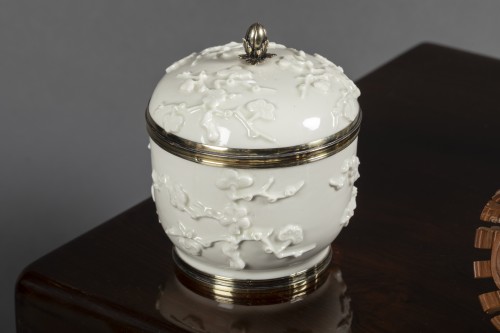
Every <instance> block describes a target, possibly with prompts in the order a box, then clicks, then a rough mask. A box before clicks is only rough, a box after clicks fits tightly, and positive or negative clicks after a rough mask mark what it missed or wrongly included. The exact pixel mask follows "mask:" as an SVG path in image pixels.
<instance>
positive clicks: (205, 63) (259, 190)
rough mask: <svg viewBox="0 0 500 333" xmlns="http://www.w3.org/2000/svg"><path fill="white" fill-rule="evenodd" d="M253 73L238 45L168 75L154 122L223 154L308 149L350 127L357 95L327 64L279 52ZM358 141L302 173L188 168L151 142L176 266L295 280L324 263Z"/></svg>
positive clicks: (345, 217) (348, 210) (347, 207)
mask: <svg viewBox="0 0 500 333" xmlns="http://www.w3.org/2000/svg"><path fill="white" fill-rule="evenodd" d="M268 52H270V53H274V54H275V56H274V57H272V58H268V59H266V60H265V61H263V62H262V63H259V64H257V65H251V64H248V63H246V62H245V61H243V60H242V59H240V57H239V55H240V54H243V53H245V52H244V50H243V47H242V46H241V44H240V43H234V42H232V43H229V44H226V45H222V46H215V47H211V48H208V49H205V50H203V51H201V52H199V53H193V54H191V55H189V56H187V57H185V58H184V59H181V60H179V61H178V62H176V63H174V64H173V65H171V66H170V67H168V68H167V70H166V74H165V76H164V77H163V78H162V79H161V80H160V82H159V83H158V85H157V87H156V89H155V91H154V93H153V95H152V97H151V101H150V105H149V114H150V116H151V118H152V119H153V121H154V122H155V123H156V124H157V125H158V126H160V127H161V128H162V129H163V130H164V131H165V132H167V133H168V134H169V135H175V136H177V137H180V138H183V139H187V140H191V141H194V142H197V143H201V144H205V145H209V146H211V147H212V148H213V149H217V150H218V151H220V152H224V151H227V150H226V149H233V148H234V149H275V148H280V147H290V146H295V145H302V144H311V143H313V142H316V141H318V140H322V139H324V138H326V137H331V136H332V135H334V134H335V133H338V132H339V131H341V130H343V129H345V128H347V127H348V126H350V125H351V124H352V123H353V121H354V120H355V119H356V117H357V116H358V114H359V105H358V102H357V97H358V96H359V94H360V92H359V89H358V88H357V87H356V86H355V85H354V83H353V82H352V81H351V80H350V79H349V78H348V77H347V76H346V75H345V74H344V72H343V70H342V68H341V67H338V66H336V65H335V64H333V63H332V62H330V61H329V60H327V59H326V58H324V57H322V56H320V55H318V54H314V55H310V54H307V53H305V52H303V51H299V50H296V49H292V48H286V47H285V46H283V45H279V44H275V43H270V44H269V50H268ZM356 145H357V140H355V141H353V142H352V143H351V144H350V145H349V146H347V147H346V148H344V149H343V150H341V151H340V152H338V153H336V154H335V155H332V156H330V157H328V158H324V159H322V160H318V161H315V162H311V163H306V164H301V165H298V166H293V167H278V168H269V169H234V168H231V167H228V168H222V167H212V166H207V165H202V164H198V163H195V162H190V161H188V160H184V159H182V158H180V157H177V156H174V155H172V154H170V153H168V152H167V151H165V150H163V149H162V148H160V147H159V146H158V145H157V144H156V143H155V142H154V141H151V154H152V165H153V187H152V194H153V198H154V199H155V201H156V206H157V211H158V215H159V218H160V221H161V223H162V225H163V228H164V229H165V231H166V233H167V234H168V236H169V237H170V239H171V240H172V242H173V243H174V244H175V247H176V249H177V252H178V254H179V256H180V257H181V258H182V259H183V260H184V261H186V262H187V263H188V264H190V265H191V266H193V267H195V268H197V269H199V270H201V271H203V272H206V273H210V274H213V275H223V276H226V277H231V278H237V279H270V278H276V277H282V276H289V275H292V274H294V273H296V272H299V271H302V270H304V269H307V268H309V267H311V266H314V265H315V264H316V263H318V262H320V261H321V260H322V259H323V258H324V257H325V256H326V255H327V254H328V249H329V245H330V243H331V242H332V241H333V240H334V239H335V237H336V236H337V235H338V233H339V232H340V230H341V229H342V227H343V226H345V225H347V223H348V221H349V218H350V217H351V216H352V214H353V210H354V208H355V206H356V203H355V196H356V193H357V190H356V188H355V187H354V186H353V183H354V181H355V180H356V178H357V177H358V176H359V174H358V170H357V168H358V164H359V160H358V159H357V157H356Z"/></svg>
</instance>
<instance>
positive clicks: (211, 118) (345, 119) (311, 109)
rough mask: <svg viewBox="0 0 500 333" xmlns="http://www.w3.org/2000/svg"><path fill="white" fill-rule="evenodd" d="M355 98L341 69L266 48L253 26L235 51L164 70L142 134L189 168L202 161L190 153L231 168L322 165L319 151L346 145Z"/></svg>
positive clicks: (354, 123) (221, 49) (195, 56)
mask: <svg viewBox="0 0 500 333" xmlns="http://www.w3.org/2000/svg"><path fill="white" fill-rule="evenodd" d="M359 95H360V92H359V89H358V88H357V87H356V86H355V85H354V83H353V82H352V81H351V80H350V79H349V78H348V77H347V76H346V75H345V74H344V72H343V70H342V68H341V67H338V66H336V65H335V64H333V63H332V62H330V61H329V60H328V59H326V58H324V57H322V56H320V55H319V54H314V55H310V54H307V53H305V52H304V51H299V50H296V49H293V48H287V47H285V46H283V45H280V44H276V43H271V42H268V40H267V36H266V32H265V29H264V28H263V27H262V25H260V24H258V23H256V24H253V25H252V26H250V28H249V29H248V31H247V34H246V36H245V38H244V39H243V44H242V43H236V42H231V43H228V44H226V45H222V46H215V47H210V48H208V49H205V50H203V51H201V52H199V53H192V54H190V55H188V56H187V57H185V58H183V59H181V60H179V61H177V62H176V63H174V64H172V65H171V66H170V67H168V68H167V69H166V74H165V76H164V77H163V78H162V79H161V80H160V82H159V83H158V85H157V87H156V89H155V91H154V93H153V96H152V98H151V101H150V104H149V110H148V112H147V118H148V126H149V128H148V130H149V133H150V135H151V137H152V138H153V140H154V141H155V142H157V143H160V145H161V146H162V147H163V148H164V149H166V150H168V151H170V152H172V153H174V154H176V155H178V156H181V157H184V158H187V159H191V160H193V161H195V162H200V161H205V159H204V158H201V159H200V158H199V156H197V154H198V153H201V154H202V155H206V153H208V154H209V155H214V154H215V155H220V156H223V155H224V154H226V153H227V154H230V155H231V154H232V155H234V158H235V159H238V160H242V159H246V158H251V157H250V155H252V156H256V155H259V156H260V155H262V154H265V155H268V156H267V157H269V155H273V156H276V155H277V154H279V155H280V158H281V157H282V156H283V154H288V155H291V154H294V153H295V154H296V153H299V154H306V155H307V156H306V157H307V158H306V160H307V161H308V162H309V161H312V160H314V159H315V158H316V157H314V156H316V155H317V154H318V153H319V154H321V156H322V157H324V155H325V154H324V152H323V151H321V149H323V148H325V147H327V148H328V147H330V148H329V149H327V150H328V153H329V154H331V153H335V151H334V150H332V149H331V147H332V146H336V145H337V146H338V144H339V141H342V140H343V142H344V143H346V140H347V139H349V140H348V141H350V142H352V140H353V134H354V135H357V130H358V129H359V122H360V110H359V105H358V102H357V98H358V97H359ZM354 132H356V133H354ZM346 136H349V138H347V139H346ZM337 146H336V149H337V151H338V149H339V147H337ZM249 151H252V152H250V153H249ZM312 151H315V153H314V154H313V155H314V156H313V157H311V156H309V155H308V154H309V153H311V152H312ZM252 158H253V157H252ZM288 158H289V159H290V160H292V159H296V158H295V157H292V156H289V157H288ZM301 159H302V158H301ZM280 162H282V161H281V160H280ZM200 163H203V162H200ZM207 164H208V163H207ZM215 164H217V163H215ZM223 164H224V163H223ZM265 164H266V166H269V161H266V162H265ZM252 165H254V164H252Z"/></svg>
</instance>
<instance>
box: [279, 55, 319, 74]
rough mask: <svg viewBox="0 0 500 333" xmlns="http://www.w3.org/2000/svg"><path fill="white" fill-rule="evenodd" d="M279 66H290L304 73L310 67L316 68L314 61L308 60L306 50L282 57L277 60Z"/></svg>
mask: <svg viewBox="0 0 500 333" xmlns="http://www.w3.org/2000/svg"><path fill="white" fill-rule="evenodd" d="M277 64H278V66H280V67H282V68H287V69H288V68H290V69H292V70H294V71H295V72H298V73H303V72H305V71H307V70H308V69H312V68H314V64H313V62H312V61H310V60H307V56H306V53H305V52H304V51H302V50H301V51H296V53H295V54H293V55H292V54H290V55H286V56H283V57H281V58H280V59H279V60H278V61H277Z"/></svg>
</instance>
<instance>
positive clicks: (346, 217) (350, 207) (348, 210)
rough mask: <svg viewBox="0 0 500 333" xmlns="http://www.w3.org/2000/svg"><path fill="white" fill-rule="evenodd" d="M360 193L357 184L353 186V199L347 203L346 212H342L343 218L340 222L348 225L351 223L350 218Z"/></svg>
mask: <svg viewBox="0 0 500 333" xmlns="http://www.w3.org/2000/svg"><path fill="white" fill-rule="evenodd" d="M357 195H358V189H357V187H356V186H353V187H352V192H351V200H349V203H348V204H347V206H346V208H345V209H344V213H343V214H342V219H341V220H340V224H341V225H343V226H344V227H346V226H347V225H348V224H349V220H350V219H351V217H352V216H353V215H354V210H355V209H356V196H357Z"/></svg>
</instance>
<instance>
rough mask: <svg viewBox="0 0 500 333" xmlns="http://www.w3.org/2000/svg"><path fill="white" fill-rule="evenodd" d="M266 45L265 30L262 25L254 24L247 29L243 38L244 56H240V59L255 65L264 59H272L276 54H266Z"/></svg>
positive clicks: (267, 42)
mask: <svg viewBox="0 0 500 333" xmlns="http://www.w3.org/2000/svg"><path fill="white" fill-rule="evenodd" d="M268 45H269V40H268V39H267V32H266V29H265V28H264V26H263V25H262V24H260V23H254V24H252V25H251V26H250V27H248V30H247V33H246V34H245V38H243V48H244V49H245V52H246V54H241V55H240V58H241V59H245V60H246V62H248V63H250V64H252V65H255V64H258V63H260V62H262V61H263V60H265V59H266V58H271V57H274V56H275V55H276V54H273V53H267V46H268Z"/></svg>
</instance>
